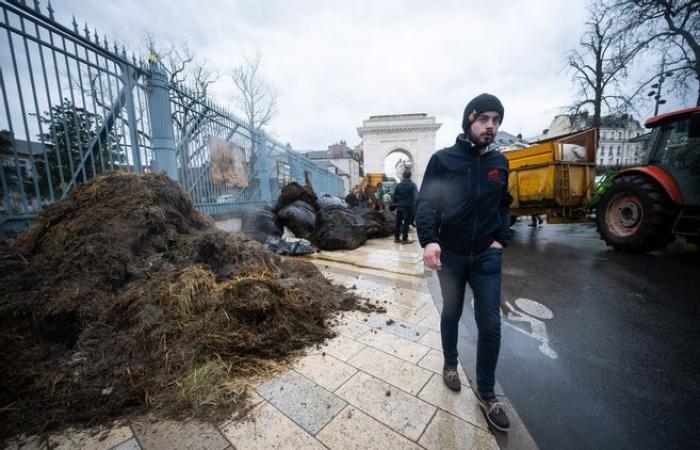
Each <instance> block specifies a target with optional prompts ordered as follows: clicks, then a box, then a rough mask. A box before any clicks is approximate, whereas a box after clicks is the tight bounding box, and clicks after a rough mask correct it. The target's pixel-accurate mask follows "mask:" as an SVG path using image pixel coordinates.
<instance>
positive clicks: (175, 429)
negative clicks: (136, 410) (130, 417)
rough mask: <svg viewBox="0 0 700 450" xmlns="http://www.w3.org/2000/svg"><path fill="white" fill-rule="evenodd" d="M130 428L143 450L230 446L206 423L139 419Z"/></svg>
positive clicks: (221, 449) (213, 449) (217, 449)
mask: <svg viewBox="0 0 700 450" xmlns="http://www.w3.org/2000/svg"><path fill="white" fill-rule="evenodd" d="M131 427H132V429H133V430H134V435H135V436H136V439H138V441H139V442H140V443H141V447H142V448H143V450H224V449H226V448H227V447H228V446H229V445H230V444H229V442H228V441H227V440H226V439H225V438H224V436H223V435H222V434H221V432H220V431H219V430H218V429H216V428H215V427H214V426H213V425H210V424H208V423H201V422H193V421H189V422H175V421H172V420H158V421H151V420H148V419H141V420H134V421H133V422H132V423H131Z"/></svg>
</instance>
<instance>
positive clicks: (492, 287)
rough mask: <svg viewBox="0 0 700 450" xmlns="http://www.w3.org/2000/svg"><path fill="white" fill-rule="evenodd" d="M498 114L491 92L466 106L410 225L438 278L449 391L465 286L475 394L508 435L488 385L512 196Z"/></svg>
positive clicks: (454, 380) (455, 384) (454, 382)
mask: <svg viewBox="0 0 700 450" xmlns="http://www.w3.org/2000/svg"><path fill="white" fill-rule="evenodd" d="M503 112H504V111H503V105H502V104H501V102H500V100H498V98H496V97H495V96H493V95H490V94H481V95H479V96H478V97H476V98H474V99H473V100H471V101H470V102H469V103H468V104H467V107H466V108H465V110H464V116H463V120H462V129H463V130H464V134H460V135H459V136H458V137H457V141H456V142H455V145H453V146H452V147H448V148H444V149H442V150H439V151H437V152H435V153H434V154H433V156H432V157H431V158H430V162H429V163H428V167H427V168H426V170H425V176H424V177H423V183H422V185H421V190H420V194H419V195H418V204H417V215H416V224H417V228H418V239H419V241H420V244H421V246H422V247H423V248H424V251H423V262H424V263H425V265H426V266H428V267H430V268H432V269H434V270H438V277H439V279H440V289H441V291H442V297H443V309H442V316H441V319H440V334H441V337H442V349H443V354H444V358H445V362H444V369H443V380H444V382H445V384H446V385H447V386H448V387H449V388H450V389H452V390H454V391H459V390H460V380H459V375H458V372H457V333H458V323H459V319H460V317H461V315H462V308H463V306H464V294H465V288H466V284H467V283H469V286H470V287H471V289H472V292H473V294H474V314H475V319H476V324H477V329H478V341H477V351H476V396H477V399H478V400H479V404H480V405H481V408H482V409H483V410H484V413H485V415H486V417H487V419H488V421H489V423H490V424H491V425H493V426H494V427H495V428H497V429H499V430H501V431H506V430H507V429H508V428H509V427H510V422H509V420H508V416H507V415H506V413H505V411H504V408H503V405H502V404H501V403H500V402H499V401H498V399H497V398H496V395H495V392H494V385H495V376H496V363H497V361H498V352H499V350H500V345H501V318H500V302H501V257H502V252H503V247H505V246H506V245H507V244H508V240H509V225H510V210H509V206H510V202H511V200H512V198H511V197H510V195H509V194H508V160H506V158H505V157H504V156H503V155H502V154H500V153H499V152H497V151H493V150H491V149H490V148H489V145H490V144H491V143H492V142H493V140H494V138H495V136H496V132H497V131H498V128H499V126H500V125H501V121H502V120H503Z"/></svg>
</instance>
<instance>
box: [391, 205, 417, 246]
mask: <svg viewBox="0 0 700 450" xmlns="http://www.w3.org/2000/svg"><path fill="white" fill-rule="evenodd" d="M411 222H413V208H401V207H399V208H396V225H394V239H398V238H399V234H401V239H402V240H404V241H406V240H408V226H409V225H410V224H411Z"/></svg>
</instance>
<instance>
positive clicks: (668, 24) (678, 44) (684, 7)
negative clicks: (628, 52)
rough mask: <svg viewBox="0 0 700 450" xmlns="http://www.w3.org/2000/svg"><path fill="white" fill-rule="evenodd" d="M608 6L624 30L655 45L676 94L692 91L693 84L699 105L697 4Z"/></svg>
mask: <svg viewBox="0 0 700 450" xmlns="http://www.w3.org/2000/svg"><path fill="white" fill-rule="evenodd" d="M611 7H612V8H613V9H614V10H615V14H617V15H619V17H620V19H621V23H622V25H623V26H624V27H625V29H626V30H629V31H631V32H634V33H635V34H636V35H637V36H644V39H645V40H649V41H654V43H655V44H657V46H656V47H657V50H659V51H660V52H662V53H663V55H664V59H665V61H664V62H665V64H663V65H662V66H663V67H662V68H661V70H662V71H666V72H673V74H674V76H673V77H672V78H671V79H670V81H671V82H672V83H673V84H672V85H673V86H674V88H675V89H676V91H677V92H678V93H680V94H682V95H683V94H687V93H688V92H691V89H692V85H693V84H695V94H696V95H697V97H696V101H695V103H696V104H697V105H700V2H698V0H615V1H614V2H613V3H612V5H611ZM658 75H660V73H657V74H655V75H654V76H655V77H656V76H658Z"/></svg>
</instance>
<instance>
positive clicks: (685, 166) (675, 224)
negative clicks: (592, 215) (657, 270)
mask: <svg viewBox="0 0 700 450" xmlns="http://www.w3.org/2000/svg"><path fill="white" fill-rule="evenodd" d="M645 125H646V127H647V128H652V129H653V132H652V136H651V140H650V149H649V160H648V163H647V165H645V166H640V167H633V168H631V169H626V170H623V171H622V172H620V173H619V174H617V175H616V177H615V179H614V180H613V183H612V185H611V186H610V187H609V188H608V190H607V191H605V193H604V194H603V195H602V196H601V199H600V201H599V202H598V205H597V213H596V222H597V228H598V232H599V233H600V236H601V238H602V239H603V240H604V241H605V242H606V243H607V244H608V245H611V246H613V247H614V248H615V249H616V250H621V251H628V252H649V251H654V250H659V249H662V248H664V247H665V246H666V245H667V244H669V243H670V242H671V241H673V240H674V239H675V237H676V236H682V237H684V238H685V239H687V240H688V241H689V242H694V243H699V242H700V107H695V108H689V109H683V110H680V111H674V112H672V113H669V114H662V115H659V116H655V117H652V118H651V119H649V120H647V122H646V124H645Z"/></svg>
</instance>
